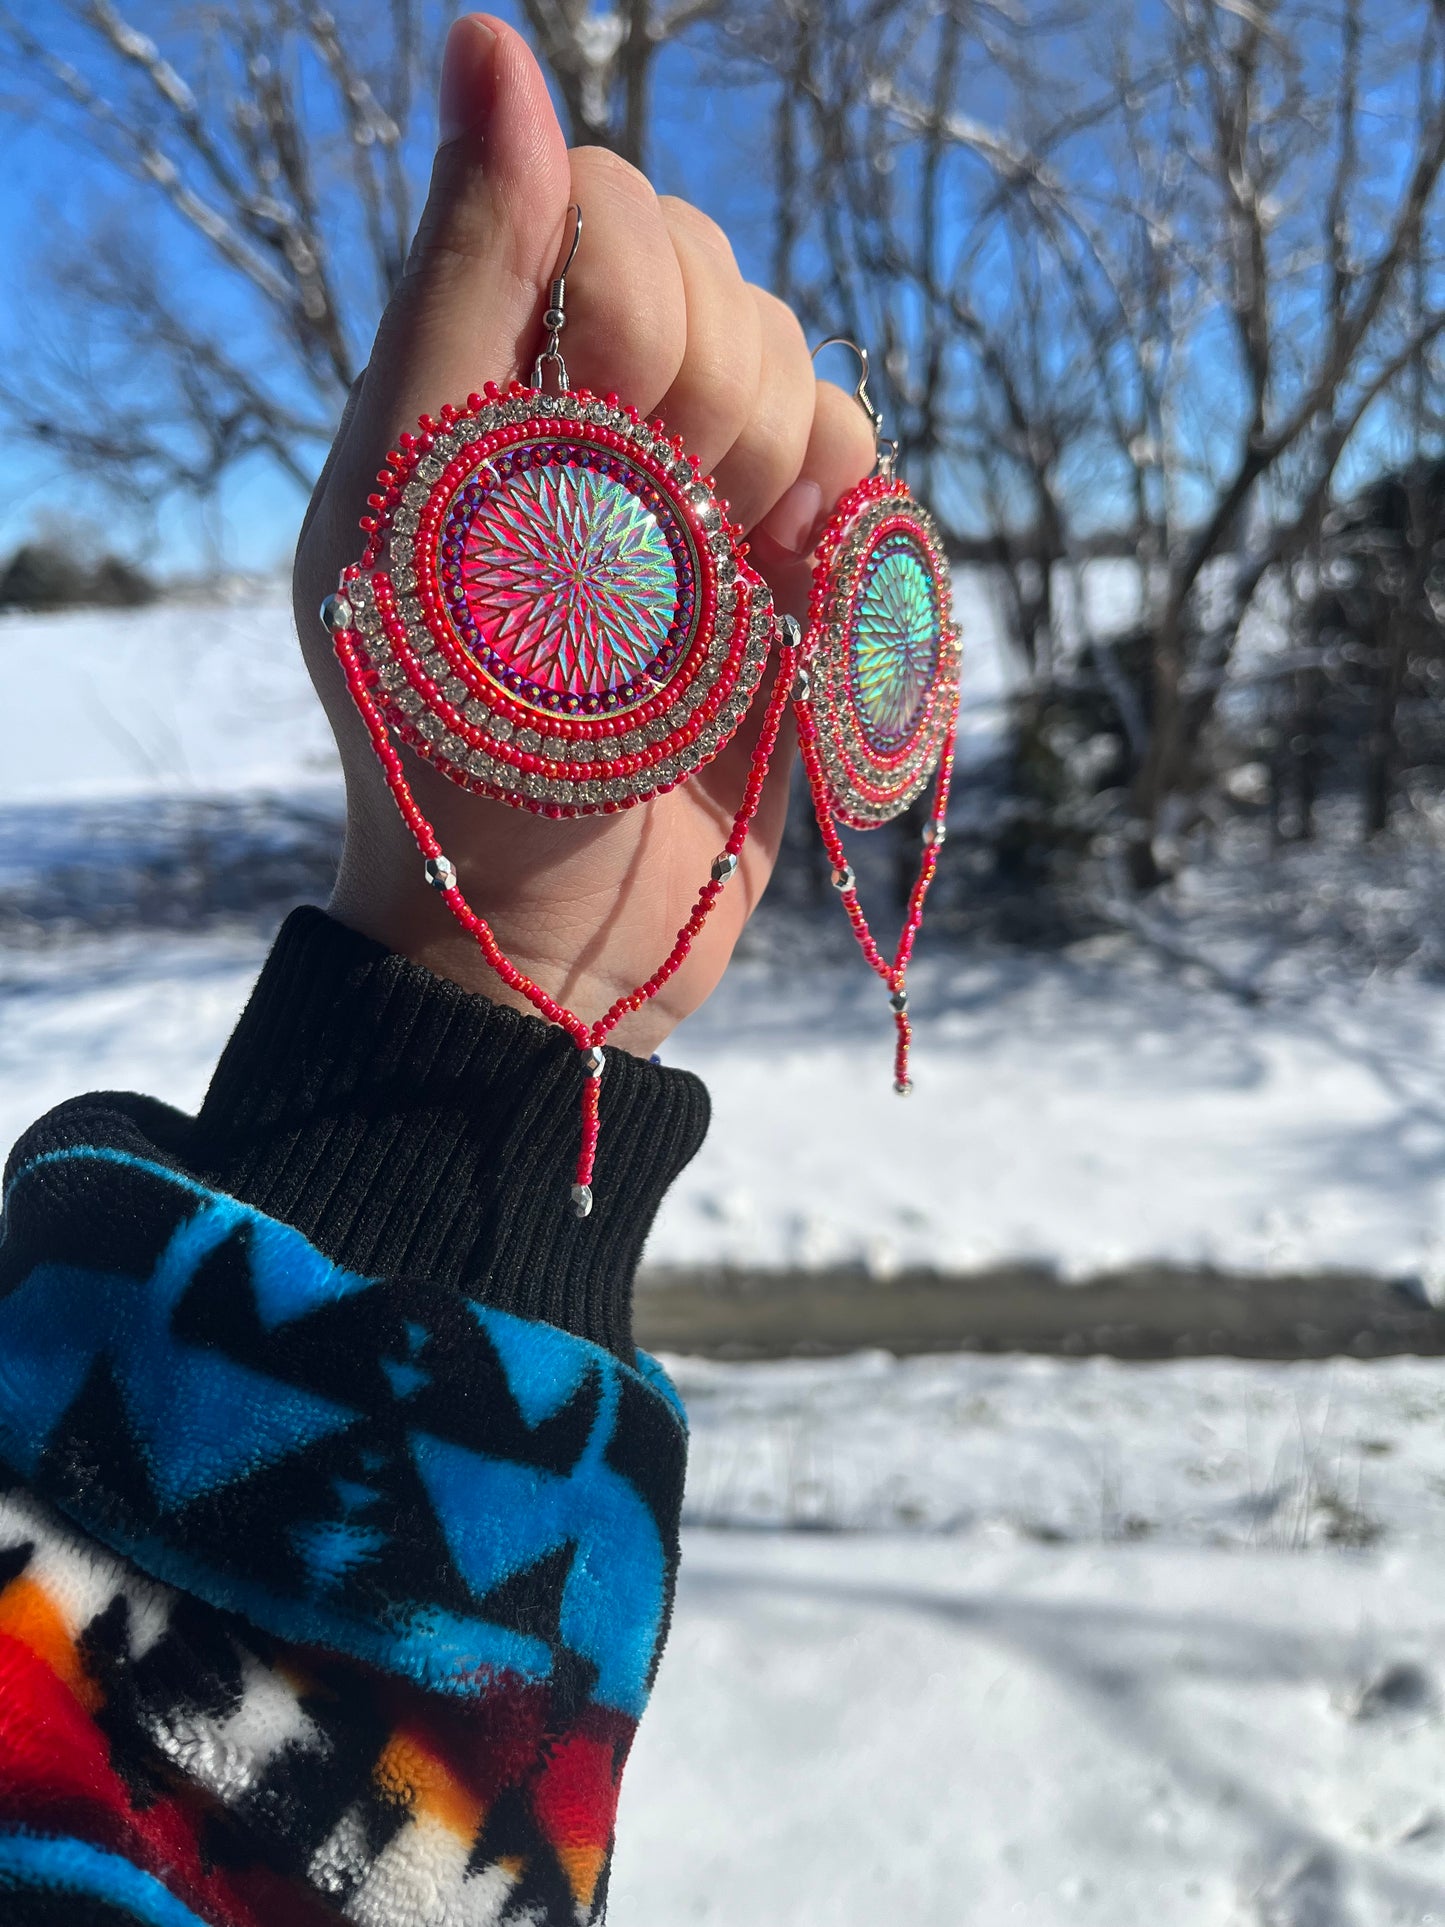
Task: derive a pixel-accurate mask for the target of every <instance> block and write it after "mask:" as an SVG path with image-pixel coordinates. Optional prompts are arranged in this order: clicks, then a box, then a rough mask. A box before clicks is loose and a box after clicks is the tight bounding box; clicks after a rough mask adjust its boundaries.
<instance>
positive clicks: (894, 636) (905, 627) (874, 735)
mask: <svg viewBox="0 0 1445 1927" xmlns="http://www.w3.org/2000/svg"><path fill="white" fill-rule="evenodd" d="M940 635H941V623H940V617H939V610H938V595H937V591H936V589H935V587H934V581H933V572H932V570H931V569H930V568H929V565H928V559H927V557H926V556H925V555H924V554H923V552H922V551H921V550H920V548H919V546H918V544H917V542H915V541H914V540H913V538H912V537H911V536H910V535H906V534H895V535H890V536H887V537H885V538H884V540H883V541H882V542H880V543H879V544H878V546H877V548H876V549H874V551H873V553H872V554H871V555H870V556H869V557H868V560H867V562H866V563H865V564H864V568H863V578H862V581H861V583H860V584H859V588H858V596H857V601H856V602H855V604H854V612H853V633H852V637H851V639H850V647H849V651H848V675H849V681H850V684H851V686H852V690H853V699H854V702H855V704H856V706H857V711H858V718H859V721H860V722H861V723H862V725H863V729H864V731H865V733H866V735H867V737H868V739H869V741H870V743H871V744H872V745H873V747H874V748H875V749H877V750H883V751H887V750H891V749H896V748H898V747H899V746H900V745H901V744H903V743H905V742H907V741H908V739H909V737H910V736H911V735H912V734H913V732H914V730H915V729H916V728H917V727H918V724H919V722H920V721H921V719H922V716H923V711H924V707H925V704H926V703H927V700H928V692H929V690H930V689H931V688H932V686H933V680H934V677H935V676H936V674H937V672H938V651H939V642H940Z"/></svg>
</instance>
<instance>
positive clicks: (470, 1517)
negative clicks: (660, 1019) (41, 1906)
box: [0, 911, 706, 1927]
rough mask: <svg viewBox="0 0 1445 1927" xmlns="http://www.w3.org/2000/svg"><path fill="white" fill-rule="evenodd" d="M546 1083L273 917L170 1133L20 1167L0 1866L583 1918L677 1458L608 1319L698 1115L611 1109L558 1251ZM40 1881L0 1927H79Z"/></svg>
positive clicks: (482, 1013)
mask: <svg viewBox="0 0 1445 1927" xmlns="http://www.w3.org/2000/svg"><path fill="white" fill-rule="evenodd" d="M575 1075H576V1065H575V1052H573V1051H571V1050H570V1049H569V1048H568V1047H567V1046H566V1044H565V1042H564V1041H563V1040H561V1039H560V1038H559V1037H558V1036H557V1035H556V1033H555V1032H553V1031H551V1030H549V1029H548V1028H547V1027H546V1026H544V1025H542V1024H540V1023H538V1022H536V1021H534V1020H530V1019H526V1018H523V1017H520V1016H519V1015H517V1014H516V1013H514V1012H511V1011H508V1010H503V1009H500V1008H498V1007H495V1006H492V1005H489V1004H487V1003H486V1002H485V1001H484V1000H482V999H479V998H477V997H475V996H472V995H470V994H468V993H466V992H464V991H462V990H460V989H458V987H457V986H455V985H454V984H450V983H447V982H444V981H442V980H439V979H436V978H433V977H431V976H430V975H429V974H428V973H427V972H425V971H423V970H421V969H419V968H418V967H417V966H415V965H413V964H410V963H407V962H405V961H404V960H402V959H400V958H398V957H395V956H393V955H391V954H389V953H387V952H385V951H383V950H381V949H379V948H378V947H377V946H375V945H373V944H371V943H370V942H369V941H368V940H367V939H365V938H360V937H357V936H356V935H355V934H354V933H352V932H349V931H347V930H345V929H344V928H342V927H341V926H340V925H337V924H335V923H334V922H332V921H331V920H330V919H327V918H325V917H324V916H322V915H321V913H319V912H314V911H313V912H300V913H297V915H296V916H295V917H294V918H293V919H291V920H290V922H289V923H288V925H287V926H286V928H285V929H284V930H283V932H282V934H281V937H280V938H279V940H278V943H277V945H276V948H275V951H274V952H273V954H272V957H271V959H270V960H269V962H268V964H267V966H266V968H265V970H264V971H263V973H262V977H261V980H260V982H259V984H258V986H257V989H256V993H255V995H254V997H253V998H252V1000H251V1002H250V1004H249V1006H248V1008H247V1010H246V1012H245V1014H244V1015H243V1017H242V1020H241V1022H240V1024H239V1026H238V1028H237V1031H236V1033H235V1036H234V1037H233V1038H232V1040H231V1043H230V1044H229V1045H228V1047H227V1050H226V1052H225V1053H224V1055H223V1057H222V1060H221V1064H220V1066H219V1067H218V1070H217V1073H216V1077H215V1079H214V1081H213V1084H212V1087H211V1090H210V1092H209V1094H208V1096H207V1099H206V1102H205V1105H204V1106H203V1108H202V1111H201V1113H200V1115H199V1117H198V1118H196V1119H189V1118H186V1117H183V1116H181V1115H180V1114H179V1113H177V1112H175V1111H172V1110H169V1109H168V1108H166V1107H165V1106H162V1105H158V1104H156V1103H154V1102H153V1101H152V1100H148V1099H143V1098H137V1097H132V1096H124V1095H115V1094H106V1095H101V1096H93V1097H89V1098H81V1099H76V1100H73V1101H72V1102H71V1103H70V1104H68V1105H65V1106H63V1107H61V1109H60V1110H59V1111H57V1112H54V1113H52V1114H51V1115H50V1116H49V1117H48V1118H46V1119H44V1120H42V1121H41V1122H40V1123H39V1124H38V1125H37V1126H35V1127H34V1128H33V1129H32V1130H31V1131H30V1132H29V1133H27V1134H26V1137H25V1138H24V1139H22V1141H21V1143H20V1144H19V1145H18V1146H17V1147H16V1151H15V1153H14V1155H13V1157H12V1160H11V1165H10V1169H9V1172H8V1174H7V1210H6V1217H5V1236H4V1239H3V1241H0V1361H3V1364H0V1466H3V1468H4V1470H5V1472H6V1473H7V1474H8V1477H9V1480H10V1485H9V1490H8V1493H7V1494H6V1496H5V1497H4V1498H3V1499H0V1841H3V1838H4V1836H5V1830H6V1828H10V1829H15V1828H20V1829H22V1830H24V1831H25V1832H26V1833H27V1834H35V1833H38V1834H40V1835H43V1836H45V1837H47V1838H55V1839H60V1840H62V1841H66V1840H68V1841H70V1842H72V1843H73V1844H74V1851H75V1853H76V1854H81V1853H92V1854H93V1851H94V1850H99V1849H104V1851H105V1852H106V1853H108V1854H110V1855H111V1859H110V1860H108V1861H105V1862H104V1864H102V1865H100V1873H99V1874H97V1876H96V1877H97V1878H104V1879H106V1880H109V1881H111V1883H112V1884H111V1886H110V1887H109V1888H106V1887H102V1889H101V1890H100V1891H102V1892H105V1893H107V1894H108V1896H109V1897H110V1898H111V1899H112V1900H114V1898H115V1897H116V1894H117V1892H118V1891H119V1890H118V1887H117V1886H116V1884H115V1882H116V1878H117V1870H118V1869H120V1868H122V1867H124V1868H135V1869H137V1870H139V1871H140V1872H141V1873H143V1874H144V1875H145V1877H146V1878H148V1879H156V1880H160V1881H162V1882H163V1883H164V1884H165V1885H166V1887H167V1888H168V1890H169V1891H170V1892H171V1893H172V1894H174V1895H178V1896H179V1897H181V1898H182V1899H183V1901H184V1903H185V1905H186V1906H188V1907H190V1908H191V1909H192V1910H193V1912H194V1914H195V1916H196V1918H197V1919H198V1920H201V1921H203V1922H212V1921H215V1922H225V1923H227V1927H233V1924H234V1927H261V1923H263V1922H264V1923H265V1927H301V1923H303V1922H310V1921H312V1920H313V1919H314V1920H322V1919H330V1918H338V1917H340V1916H339V1913H338V1911H336V1910H338V1909H339V1910H341V1911H344V1913H345V1915H346V1917H348V1918H352V1919H355V1920H359V1921H371V1920H375V1921H376V1922H378V1923H381V1922H385V1923H386V1924H387V1927H393V1924H394V1923H396V1922H403V1921H404V1922H406V1923H408V1927H410V1923H412V1922H413V1921H415V1922H418V1923H423V1922H428V1923H429V1922H431V1921H433V1920H437V1921H439V1920H441V1919H443V1918H448V1919H449V1918H451V1917H452V1914H451V1912H449V1911H447V1909H448V1908H449V1907H450V1906H451V1905H452V1901H451V1900H448V1899H447V1896H448V1895H449V1894H451V1895H453V1898H454V1899H455V1901H456V1903H457V1904H458V1905H460V1904H462V1889H463V1887H464V1886H465V1887H466V1889H467V1891H468V1892H472V1893H475V1891H476V1887H475V1884H474V1883H475V1882H476V1881H478V1880H490V1881H491V1882H492V1883H493V1884H494V1885H496V1886H497V1888H498V1891H499V1892H501V1891H502V1890H504V1889H505V1890H506V1892H508V1893H509V1894H511V1895H512V1898H513V1901H514V1903H515V1905H516V1906H517V1907H519V1908H521V1909H522V1911H523V1912H524V1913H525V1912H526V1909H527V1908H531V1909H532V1912H531V1914H530V1915H529V1916H528V1917H530V1918H534V1919H536V1920H537V1921H539V1922H544V1923H546V1924H547V1927H553V1923H560V1922H562V1921H564V1920H565V1921H566V1922H567V1923H568V1924H569V1927H573V1923H575V1921H576V1920H577V1919H578V1918H579V1917H580V1918H588V1917H591V1916H592V1915H593V1914H594V1913H595V1911H596V1910H597V1909H598V1908H599V1907H600V1904H601V1899H602V1894H603V1891H604V1888H605V1869H606V1864H607V1860H608V1856H609V1853H610V1846H611V1835H612V1824H613V1815H614V1811H615V1804H616V1797H617V1781H618V1776H619V1774H620V1771H621V1765H622V1761H623V1760H624V1759H625V1756H626V1752H627V1747H628V1744H629V1742H630V1738H631V1734H632V1731H633V1729H634V1727H635V1724H636V1720H637V1717H638V1716H639V1714H640V1712H641V1710H642V1706H643V1703H644V1702H645V1699H646V1696H647V1692H648V1688H649V1687H650V1684H651V1674H652V1670H653V1667H654V1666H655V1663H656V1660H657V1657H658V1654H659V1652H660V1649H661V1642H662V1638H663V1635H664V1632H665V1627H666V1620H667V1614H668V1609H669V1603H670V1599H671V1590H672V1579H673V1573H674V1570H675V1562H676V1545H677V1520H678V1511H679V1507H680V1500H681V1483H682V1468H683V1451H684V1447H683V1429H682V1423H681V1415H680V1412H679V1411H678V1410H677V1407H676V1404H675V1401H674V1399H673V1397H672V1394H671V1392H670V1388H668V1387H667V1386H666V1383H665V1381H663V1380H662V1379H661V1376H660V1374H659V1373H658V1372H657V1369H656V1367H655V1366H652V1365H651V1363H650V1361H646V1360H642V1361H638V1362H637V1365H636V1366H635V1367H634V1363H633V1360H634V1355H633V1352H632V1348H631V1341H630V1335H629V1322H630V1321H629V1295H630V1286H631V1276H632V1270H633V1268H634V1266H635V1263H636V1259H637V1255H638V1252H639V1250H640V1248H641V1243H642V1240H643V1237H644V1236H645V1234H646V1230H647V1227H648V1224H649V1223H650V1221H651V1217H652V1214H653V1212H654V1211H655V1209H656V1206H657V1204H658V1202H659V1200H660V1198H661V1196H662V1193H663V1191H664V1189H665V1187H666V1184H667V1182H668V1181H669V1179H670V1177H671V1176H672V1175H673V1174H674V1173H675V1171H676V1170H677V1169H678V1168H679V1167H680V1166H681V1164H682V1163H683V1162H685V1161H686V1158H687V1157H688V1156H690V1155H691V1153H692V1151H693V1150H694V1149H695V1148H696V1145H697V1143H698V1142H699V1141H700V1138H701V1135H702V1130H703V1128H704V1125H705V1119H706V1097H705V1093H704V1092H703V1091H702V1088H701V1086H700V1085H698V1084H697V1083H696V1081H695V1080H694V1079H692V1078H690V1077H688V1076H685V1075H683V1074H681V1073H677V1072H669V1071H664V1070H662V1069H660V1068H659V1067H657V1066H653V1065H648V1064H644V1063H641V1062H639V1061H637V1060H631V1059H629V1060H627V1061H626V1062H621V1063H619V1064H617V1065H616V1066H614V1068H613V1070H612V1071H611V1072H610V1073H609V1084H608V1090H607V1093H606V1096H605V1100H604V1101H606V1102H607V1103H609V1104H610V1106H611V1107H612V1113H613V1114H612V1117H611V1119H610V1120H609V1127H608V1130H609V1135H608V1139H607V1157H608V1161H609V1182H608V1184H607V1185H606V1186H605V1187H603V1191H602V1195H601V1196H600V1198H599V1208H598V1210H597V1211H595V1212H594V1214H593V1216H592V1218H591V1219H589V1220H586V1221H578V1220H576V1219H575V1218H573V1217H571V1216H570V1214H569V1213H567V1212H566V1211H565V1210H564V1209H562V1208H560V1201H561V1199H562V1198H564V1197H565V1193H566V1184H567V1178H568V1148H567V1143H566V1139H567V1134H568V1132H569V1130H572V1129H575V1109H574V1106H573V1105H572V1104H571V1103H570V1102H565V1101H559V1100H560V1098H561V1096H562V1089H561V1087H562V1086H568V1088H570V1085H568V1080H570V1079H572V1078H575ZM37 1721H39V1722H40V1723H41V1726H42V1727H43V1729H44V1730H45V1731H46V1732H48V1733H50V1734H52V1735H54V1736H58V1737H57V1744H56V1745H54V1746H50V1747H49V1748H48V1749H41V1750H40V1752H38V1753H37V1751H36V1749H35V1746H34V1744H33V1734H34V1733H35V1731H36V1723H37ZM62 1741H63V1743H60V1742H62ZM223 1769H224V1770H223ZM218 1827H219V1828H221V1829H222V1830H223V1831H224V1832H225V1834H226V1836H227V1838H228V1839H229V1841H230V1845H229V1847H228V1849H227V1853H226V1856H225V1858H224V1863H223V1864H222V1865H221V1866H219V1867H218V1866H216V1865H214V1864H212V1847H213V1845H214V1841H215V1839H216V1837H217V1835H216V1829H217V1828H218ZM17 1851H18V1849H17ZM27 1851H29V1850H28V1849H27ZM73 1858H74V1856H72V1861H73ZM32 1860H33V1855H32ZM85 1864H86V1865H89V1866H91V1869H92V1871H94V1867H95V1865H97V1864H100V1863H94V1862H93V1861H88V1862H86V1863H85ZM67 1865H69V1872H68V1873H66V1871H65V1868H63V1867H62V1869H61V1870H60V1874H57V1873H56V1871H55V1869H54V1868H53V1867H52V1868H50V1869H49V1870H48V1871H47V1869H46V1868H44V1867H37V1866H36V1865H34V1864H32V1865H31V1867H30V1873H29V1875H28V1876H27V1875H25V1874H24V1870H23V1869H22V1870H21V1872H20V1873H19V1874H17V1873H16V1872H15V1870H14V1869H11V1871H10V1872H9V1873H7V1872H6V1867H5V1864H4V1856H3V1854H0V1913H3V1911H4V1900H3V1896H4V1894H5V1893H6V1892H7V1891H8V1889H7V1886H6V1882H7V1880H8V1881H10V1882H11V1883H12V1886H13V1884H14V1882H15V1881H16V1880H20V1881H21V1882H22V1889H21V1890H24V1891H29V1889H26V1888H24V1887H23V1881H24V1879H26V1878H29V1879H30V1880H31V1884H32V1885H33V1886H34V1889H35V1891H36V1892H48V1893H50V1894H51V1895H52V1897H55V1896H58V1897H59V1899H60V1900H62V1901H67V1900H68V1901H69V1902H75V1903H76V1904H78V1901H77V1896H78V1895H79V1894H80V1892H81V1891H82V1889H80V1888H78V1887H76V1886H75V1885H74V1884H73V1881H74V1879H79V1878H80V1877H81V1876H80V1874H79V1873H77V1872H76V1867H75V1865H74V1864H71V1863H67ZM83 1871H84V1869H83V1868H82V1872H83ZM62 1875H63V1876H64V1877H65V1878H68V1879H72V1884H71V1885H70V1886H64V1885H63V1884H62V1885H59V1886H57V1885H56V1881H57V1880H58V1879H60V1878H61V1876H62ZM87 1877H88V1876H87ZM127 1877H128V1876H127ZM47 1883H48V1884H47ZM423 1892H426V1893H429V1894H430V1895H431V1896H432V1899H431V1900H428V1901H426V1902H425V1903H423V1902H421V1901H420V1900H416V1901H415V1902H413V1901H409V1900H407V1898H406V1897H407V1896H408V1895H420V1894H421V1893H423ZM408 1908H410V1911H408ZM438 1909H440V1911H438ZM120 1917H121V1918H126V1917H127V1916H126V1915H124V1914H123V1913H122V1914H121V1916H120ZM148 1917H149V1916H145V1915H141V1914H137V1915H136V1918H148Z"/></svg>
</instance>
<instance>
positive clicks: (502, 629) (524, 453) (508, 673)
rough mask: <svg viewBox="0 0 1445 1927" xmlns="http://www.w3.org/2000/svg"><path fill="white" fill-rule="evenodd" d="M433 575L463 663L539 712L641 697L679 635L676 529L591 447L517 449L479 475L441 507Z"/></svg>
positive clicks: (682, 545)
mask: <svg viewBox="0 0 1445 1927" xmlns="http://www.w3.org/2000/svg"><path fill="white" fill-rule="evenodd" d="M439 561H440V564H441V571H440V572H441V576H442V582H443V587H444V591H445V593H446V596H447V599H448V604H449V607H450V610H451V614H452V620H453V622H454V623H455V624H456V626H457V630H458V633H459V634H460V636H461V639H462V641H463V642H464V643H465V644H466V645H467V648H468V649H469V651H470V652H471V654H472V655H473V656H474V657H475V659H476V660H477V661H478V663H479V664H480V665H481V666H482V667H483V668H485V669H486V670H488V671H489V673H491V674H492V675H493V676H495V677H496V678H497V680H498V681H500V682H501V683H502V684H503V685H504V686H505V687H506V688H507V689H509V690H510V691H512V692H513V693H514V694H516V695H518V696H520V697H521V698H522V699H523V700H524V701H527V702H531V703H534V704H536V705H538V706H539V707H542V708H546V709H551V710H559V711H563V712H566V713H572V714H586V713H595V712H599V711H608V710H612V709H616V708H620V707H623V706H625V705H626V704H628V703H629V702H637V701H639V700H641V699H642V698H645V697H647V696H650V695H652V694H653V693H654V692H655V690H656V688H657V686H658V684H659V683H660V682H662V681H663V680H665V679H666V677H667V675H668V674H669V672H670V671H671V669H672V667H673V666H674V664H675V663H676V661H677V658H678V655H679V653H680V651H681V649H682V647H683V646H684V645H685V643H686V641H687V637H688V634H689V632H690V629H691V623H692V615H693V605H694V593H693V582H694V576H695V565H694V562H693V559H692V552H691V549H690V547H689V544H688V540H687V537H686V535H685V533H684V531H683V528H682V526H681V523H680V521H679V519H678V517H677V516H676V514H675V513H674V511H673V510H672V508H671V506H670V504H669V503H668V501H667V499H666V497H665V496H663V494H662V493H661V492H660V491H659V490H658V489H657V488H656V487H654V486H653V484H652V482H651V481H650V480H649V479H648V478H647V476H645V475H644V474H642V473H641V472H640V471H639V470H638V469H636V468H634V467H633V466H632V464H631V463H629V462H627V461H626V460H624V459H621V458H619V457H617V456H615V455H612V454H611V453H610V452H608V451H606V450H603V449H598V448H595V447H592V446H588V445H581V446H579V445H578V444H576V443H561V442H550V443H529V444H525V445H523V446H522V447H521V448H518V449H516V450H512V451H508V452H506V453H504V454H501V455H494V456H492V457H491V458H490V459H489V460H488V461H487V462H485V463H483V464H481V465H480V467H479V468H478V470H477V471H476V473H475V474H474V475H473V476H472V477H471V478H469V480H468V481H467V482H466V483H465V484H464V485H463V486H462V487H461V488H460V489H459V490H458V491H457V493H456V495H455V496H454V497H453V499H452V503H451V508H450V512H449V514H448V516H447V518H446V521H445V524H444V527H443V532H442V541H441V554H440V557H439Z"/></svg>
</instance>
